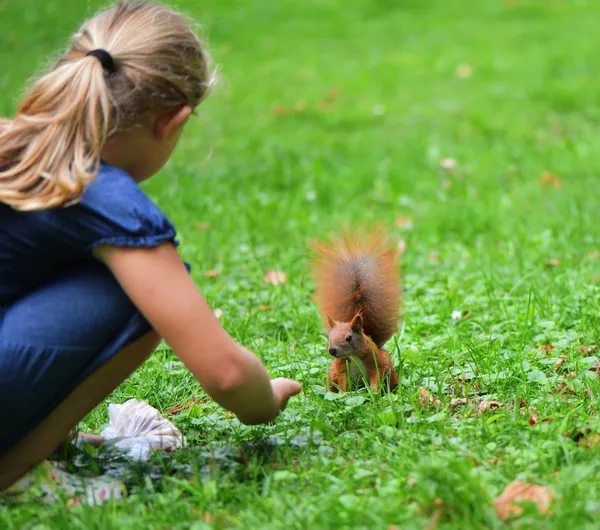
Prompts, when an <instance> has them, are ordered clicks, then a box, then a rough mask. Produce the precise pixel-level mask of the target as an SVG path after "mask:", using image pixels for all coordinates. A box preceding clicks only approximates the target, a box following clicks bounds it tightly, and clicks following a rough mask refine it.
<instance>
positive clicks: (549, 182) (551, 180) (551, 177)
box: [539, 171, 562, 188]
mask: <svg viewBox="0 0 600 530" xmlns="http://www.w3.org/2000/svg"><path fill="white" fill-rule="evenodd" d="M539 183H540V186H546V187H553V188H560V186H561V184H562V182H561V180H560V178H559V177H558V176H557V175H555V174H554V173H550V171H546V172H544V173H542V174H541V175H540V179H539Z"/></svg>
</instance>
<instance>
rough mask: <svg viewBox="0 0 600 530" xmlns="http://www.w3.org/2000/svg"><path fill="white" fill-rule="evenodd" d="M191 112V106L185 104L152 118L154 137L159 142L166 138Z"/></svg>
mask: <svg viewBox="0 0 600 530" xmlns="http://www.w3.org/2000/svg"><path fill="white" fill-rule="evenodd" d="M192 112H193V109H192V107H190V106H189V105H185V106H183V107H181V108H180V109H179V110H174V111H170V112H165V113H163V114H159V115H158V116H157V117H156V118H155V119H154V139H155V140H158V141H159V142H160V141H162V140H164V139H165V138H168V137H169V136H170V135H171V134H172V133H173V132H174V131H176V130H177V129H178V128H179V127H181V126H182V125H183V124H184V123H185V122H186V121H187V119H188V118H189V117H190V115H191V114H192Z"/></svg>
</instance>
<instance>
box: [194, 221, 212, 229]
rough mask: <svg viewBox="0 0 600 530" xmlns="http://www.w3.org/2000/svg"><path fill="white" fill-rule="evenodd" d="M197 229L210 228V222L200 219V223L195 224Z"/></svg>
mask: <svg viewBox="0 0 600 530" xmlns="http://www.w3.org/2000/svg"><path fill="white" fill-rule="evenodd" d="M196 226H197V228H198V230H208V229H209V228H210V223H208V222H206V221H202V222H201V223H198V224H197V225H196Z"/></svg>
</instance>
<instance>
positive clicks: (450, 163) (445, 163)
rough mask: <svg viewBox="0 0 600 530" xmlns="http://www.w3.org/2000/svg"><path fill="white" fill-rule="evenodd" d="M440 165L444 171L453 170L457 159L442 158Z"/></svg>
mask: <svg viewBox="0 0 600 530" xmlns="http://www.w3.org/2000/svg"><path fill="white" fill-rule="evenodd" d="M440 167H441V168H442V169H443V170H444V171H448V172H450V171H453V170H454V169H455V168H456V160H454V158H442V159H441V160H440Z"/></svg>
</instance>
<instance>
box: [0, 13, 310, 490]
mask: <svg viewBox="0 0 600 530" xmlns="http://www.w3.org/2000/svg"><path fill="white" fill-rule="evenodd" d="M212 83H213V77H212V73H211V69H210V65H209V59H208V56H207V53H206V51H205V50H204V48H203V46H202V44H201V42H200V41H199V39H198V37H197V36H196V35H195V34H194V33H193V32H192V30H191V29H190V27H189V26H188V25H187V23H186V22H185V20H184V19H183V18H182V16H180V15H179V14H177V13H175V12H173V11H172V10H171V9H169V8H167V7H165V6H162V5H160V4H156V3H147V2H121V3H118V4H117V5H115V6H114V7H112V8H111V9H108V10H107V11H104V12H101V13H100V14H98V15H97V16H95V17H93V18H92V19H90V20H88V21H87V22H86V23H85V24H84V25H83V27H82V28H81V30H80V31H79V33H77V34H76V35H75V37H74V38H73V41H72V45H71V47H70V48H69V50H68V51H67V52H66V54H65V55H64V56H63V57H62V58H61V59H60V60H59V61H58V63H57V64H56V65H55V66H54V68H52V69H51V70H50V71H49V72H48V73H47V74H46V75H44V76H43V77H41V79H39V80H38V81H37V82H35V83H34V84H33V86H32V88H31V90H30V92H29V94H28V95H27V97H26V98H25V99H24V100H23V101H22V102H21V103H20V105H19V107H18V110H17V114H16V116H15V118H14V119H13V120H3V121H0V410H4V411H10V412H11V415H10V416H6V415H5V417H4V419H3V421H2V424H1V425H2V427H1V430H0V491H1V490H2V489H5V488H7V487H8V486H9V485H10V484H11V483H13V482H14V481H15V480H16V479H17V478H19V477H20V476H21V475H22V474H23V473H25V472H26V471H27V470H28V469H29V468H31V467H32V466H33V465H34V464H36V463H37V462H40V461H42V460H43V459H45V458H46V457H47V456H48V455H49V454H50V453H51V452H52V451H53V450H54V449H55V448H56V447H57V446H58V445H60V444H61V443H62V442H63V441H64V440H65V439H66V438H67V437H68V435H69V432H70V430H71V428H72V427H73V426H74V425H76V424H77V423H78V422H79V421H80V420H81V419H82V418H83V417H84V416H85V415H86V414H87V413H88V412H89V411H90V410H91V409H92V408H93V407H95V406H96V405H97V404H98V403H99V402H101V401H102V400H103V399H104V398H106V396H108V394H109V393H110V392H112V391H113V390H114V389H115V387H117V386H118V385H119V384H120V383H121V382H122V381H123V380H124V379H125V378H126V377H127V376H129V375H130V374H131V372H132V371H133V370H135V369H136V367H137V366H139V365H140V364H141V363H142V362H143V361H144V360H145V359H146V358H147V357H148V355H149V354H150V353H151V352H152V351H153V350H154V349H155V347H156V346H157V344H158V343H159V340H160V339H161V338H163V339H164V340H165V341H166V342H167V343H168V344H169V345H170V347H171V348H172V349H173V351H174V352H175V353H176V355H177V356H178V357H179V358H180V359H181V361H182V362H183V363H185V365H186V366H187V367H188V368H189V369H190V370H191V371H192V373H193V374H194V376H195V377H196V378H197V379H198V381H199V383H200V384H201V385H202V387H203V388H204V390H205V391H206V392H207V393H208V394H209V395H210V396H211V397H212V398H213V399H214V400H215V401H216V402H218V403H219V404H220V405H222V406H223V407H225V408H226V409H228V410H230V411H232V412H233V413H234V414H236V416H237V417H238V418H239V419H240V421H242V422H243V423H245V424H258V423H264V422H269V421H271V420H273V419H274V418H275V417H276V416H277V414H278V413H279V412H280V411H281V410H283V409H284V408H285V406H286V404H287V401H288V399H289V398H290V397H291V396H293V395H295V394H298V393H299V392H300V390H301V386H300V384H299V383H297V382H296V381H292V380H289V379H274V380H270V379H269V376H268V374H267V371H266V369H265V367H264V366H263V364H262V363H261V362H260V360H259V359H258V358H257V357H256V356H255V355H254V354H252V353H251V352H250V351H248V350H246V349H244V348H242V347H241V346H239V345H238V344H236V343H235V342H234V341H233V340H232V339H231V337H229V335H228V334H227V333H226V332H225V331H224V330H223V329H222V328H221V327H220V325H219V323H218V322H217V320H216V319H215V317H214V316H213V314H212V312H211V310H210V308H209V307H208V306H207V304H206V302H205V301H204V299H203V297H202V295H201V294H200V293H199V292H198V290H197V289H196V286H195V284H194V282H193V281H192V279H191V277H190V276H189V275H188V272H187V270H186V267H185V266H184V264H183V263H182V261H181V259H180V258H179V256H178V254H177V252H176V249H175V245H176V242H175V229H174V228H173V226H172V225H171V223H170V222H169V221H168V219H167V218H166V217H165V216H164V215H163V213H162V212H161V211H160V210H159V209H158V208H157V207H156V206H155V205H154V204H153V203H152V202H151V201H150V199H149V198H148V197H147V196H146V195H145V194H144V193H143V192H142V191H141V189H140V188H139V187H138V183H139V182H141V181H143V180H145V179H147V178H149V177H151V176H152V175H154V174H155V173H156V172H157V171H158V170H159V169H160V168H161V167H162V166H163V165H164V164H165V162H166V161H167V160H168V159H169V157H170V156H171V154H172V152H173V150H174V148H175V146H176V144H177V141H178V139H179V137H180V135H181V133H182V130H183V128H184V125H185V123H186V121H187V119H188V118H189V116H190V115H191V114H192V112H193V111H194V109H195V108H196V107H197V106H198V104H199V103H200V102H201V101H202V100H203V99H204V98H205V97H206V95H207V94H208V92H209V90H210V88H211V85H212Z"/></svg>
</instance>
